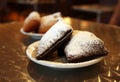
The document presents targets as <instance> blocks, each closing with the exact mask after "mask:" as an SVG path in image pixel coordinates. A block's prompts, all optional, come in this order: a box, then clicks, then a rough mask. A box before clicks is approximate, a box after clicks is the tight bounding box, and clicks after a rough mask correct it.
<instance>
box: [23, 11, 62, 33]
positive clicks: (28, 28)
mask: <svg viewBox="0 0 120 82" xmlns="http://www.w3.org/2000/svg"><path fill="white" fill-rule="evenodd" d="M58 18H62V15H61V13H60V12H56V13H53V14H49V15H45V16H42V17H41V16H40V14H39V13H38V12H37V11H33V12H31V13H30V14H29V15H28V16H27V17H26V18H25V20H24V24H23V30H24V31H25V32H35V33H45V32H46V31H48V29H49V28H50V27H51V26H52V25H54V24H55V23H56V22H57V19H58Z"/></svg>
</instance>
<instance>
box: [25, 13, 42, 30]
mask: <svg viewBox="0 0 120 82" xmlns="http://www.w3.org/2000/svg"><path fill="white" fill-rule="evenodd" d="M39 26H40V14H39V13H38V12H36V11H33V12H31V13H30V14H29V15H28V17H26V19H25V21H24V24H23V30H24V31H25V32H32V31H35V30H38V28H39Z"/></svg>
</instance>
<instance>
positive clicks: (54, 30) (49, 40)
mask: <svg viewBox="0 0 120 82" xmlns="http://www.w3.org/2000/svg"><path fill="white" fill-rule="evenodd" d="M72 31H73V29H72V27H71V26H70V25H68V24H66V23H65V22H64V21H63V20H62V19H59V20H58V21H57V23H55V24H54V25H53V26H52V27H51V28H50V29H49V30H48V31H47V32H46V33H45V34H44V35H43V37H42V38H41V40H40V41H39V45H38V52H37V56H36V58H37V59H44V57H46V56H49V55H50V53H52V52H54V51H55V50H56V49H57V48H58V47H59V46H61V45H62V44H63V43H64V42H65V41H66V40H67V39H68V38H69V37H70V36H71V35H72Z"/></svg>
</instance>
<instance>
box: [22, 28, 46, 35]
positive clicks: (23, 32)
mask: <svg viewBox="0 0 120 82" xmlns="http://www.w3.org/2000/svg"><path fill="white" fill-rule="evenodd" d="M20 32H21V33H22V34H25V35H29V36H43V35H44V34H40V33H31V32H25V31H24V30H23V27H22V28H21V29H20Z"/></svg>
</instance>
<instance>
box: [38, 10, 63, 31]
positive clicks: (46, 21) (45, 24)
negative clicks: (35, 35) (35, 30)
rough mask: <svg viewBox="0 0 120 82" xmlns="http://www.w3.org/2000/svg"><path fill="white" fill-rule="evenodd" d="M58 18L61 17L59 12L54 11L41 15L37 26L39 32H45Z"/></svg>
mask: <svg viewBox="0 0 120 82" xmlns="http://www.w3.org/2000/svg"><path fill="white" fill-rule="evenodd" d="M58 18H62V15H61V13H60V12H56V13H53V14H50V15H46V16H43V17H41V25H40V27H39V33H45V32H47V31H48V30H49V28H51V27H52V26H53V25H54V24H55V23H56V22H57V19H58Z"/></svg>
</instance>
